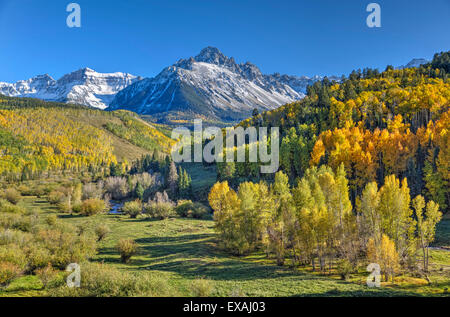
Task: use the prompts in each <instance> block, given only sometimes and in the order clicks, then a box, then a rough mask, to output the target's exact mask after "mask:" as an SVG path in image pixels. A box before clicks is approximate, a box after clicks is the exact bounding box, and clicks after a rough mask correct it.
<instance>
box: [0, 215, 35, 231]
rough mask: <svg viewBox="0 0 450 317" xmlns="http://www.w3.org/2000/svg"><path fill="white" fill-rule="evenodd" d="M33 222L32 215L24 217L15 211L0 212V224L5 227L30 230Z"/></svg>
mask: <svg viewBox="0 0 450 317" xmlns="http://www.w3.org/2000/svg"><path fill="white" fill-rule="evenodd" d="M34 224H35V222H34V221H33V219H32V217H25V216H22V215H20V214H16V213H8V214H0V226H2V227H3V228H5V229H16V230H20V231H24V232H30V231H31V229H32V228H33V226H34Z"/></svg>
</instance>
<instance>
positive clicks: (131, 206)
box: [122, 200, 142, 218]
mask: <svg viewBox="0 0 450 317" xmlns="http://www.w3.org/2000/svg"><path fill="white" fill-rule="evenodd" d="M122 212H123V213H124V214H126V215H129V216H130V218H136V217H137V216H138V215H139V214H140V213H141V212H142V202H141V201H140V200H135V201H130V202H126V203H125V204H124V205H123V207H122Z"/></svg>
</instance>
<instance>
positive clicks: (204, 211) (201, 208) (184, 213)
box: [175, 200, 209, 219]
mask: <svg viewBox="0 0 450 317" xmlns="http://www.w3.org/2000/svg"><path fill="white" fill-rule="evenodd" d="M175 211H176V213H177V214H178V215H179V216H180V217H186V218H197V219H204V218H206V217H207V216H208V215H209V209H208V208H207V207H206V206H205V205H203V204H201V203H193V202H192V201H190V200H180V201H179V202H178V205H177V207H176V208H175Z"/></svg>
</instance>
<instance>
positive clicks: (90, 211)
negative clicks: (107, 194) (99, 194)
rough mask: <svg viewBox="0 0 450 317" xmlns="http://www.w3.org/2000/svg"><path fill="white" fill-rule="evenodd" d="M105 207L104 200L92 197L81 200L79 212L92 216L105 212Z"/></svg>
mask: <svg viewBox="0 0 450 317" xmlns="http://www.w3.org/2000/svg"><path fill="white" fill-rule="evenodd" d="M106 209H107V206H106V203H105V201H104V200H101V199H97V198H92V199H88V200H85V201H83V203H82V205H81V209H80V213H81V214H82V215H84V216H93V215H96V214H98V213H101V212H105V211H106Z"/></svg>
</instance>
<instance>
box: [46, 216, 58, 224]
mask: <svg viewBox="0 0 450 317" xmlns="http://www.w3.org/2000/svg"><path fill="white" fill-rule="evenodd" d="M57 221H58V217H56V215H48V216H47V218H45V223H46V224H48V225H49V226H54V225H56V222H57Z"/></svg>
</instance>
